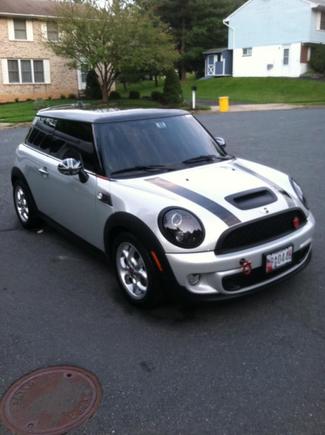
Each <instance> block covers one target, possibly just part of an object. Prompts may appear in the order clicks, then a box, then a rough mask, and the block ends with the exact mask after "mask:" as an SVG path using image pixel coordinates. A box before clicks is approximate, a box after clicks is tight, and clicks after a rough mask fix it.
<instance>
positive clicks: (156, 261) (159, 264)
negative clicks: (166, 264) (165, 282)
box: [150, 251, 164, 272]
mask: <svg viewBox="0 0 325 435" xmlns="http://www.w3.org/2000/svg"><path fill="white" fill-rule="evenodd" d="M150 254H151V256H152V258H153V261H154V262H155V263H156V266H157V268H158V270H159V272H163V271H164V269H163V267H162V265H161V263H160V261H159V258H158V256H157V254H156V253H155V251H151V252H150Z"/></svg>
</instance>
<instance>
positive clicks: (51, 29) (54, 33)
mask: <svg viewBox="0 0 325 435" xmlns="http://www.w3.org/2000/svg"><path fill="white" fill-rule="evenodd" d="M47 39H48V40H49V41H57V40H58V39H59V29H58V23H56V22H55V21H49V22H48V23H47Z"/></svg>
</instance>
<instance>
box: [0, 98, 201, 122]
mask: <svg viewBox="0 0 325 435" xmlns="http://www.w3.org/2000/svg"><path fill="white" fill-rule="evenodd" d="M76 103H77V100H68V99H66V100H39V101H24V102H18V103H5V104H0V124H1V123H20V122H31V121H32V120H33V118H34V116H35V115H36V113H37V112H38V110H40V109H42V108H45V107H50V106H61V105H71V104H76ZM84 103H85V104H87V105H89V106H90V108H99V109H103V108H116V109H132V108H142V109H146V108H159V107H165V106H162V105H161V104H160V103H158V102H156V101H152V100H150V99H146V98H141V99H138V100H136V99H134V100H133V99H128V98H122V99H117V100H111V101H109V103H108V104H103V103H102V101H95V100H92V101H90V100H85V101H84ZM181 108H183V109H187V110H189V109H190V107H189V106H188V105H184V106H182V107H181ZM198 108H199V109H202V110H204V109H206V107H204V106H201V107H198Z"/></svg>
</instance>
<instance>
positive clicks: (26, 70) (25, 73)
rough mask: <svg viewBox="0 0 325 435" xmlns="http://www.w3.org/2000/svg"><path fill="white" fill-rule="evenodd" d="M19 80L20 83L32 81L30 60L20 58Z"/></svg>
mask: <svg viewBox="0 0 325 435" xmlns="http://www.w3.org/2000/svg"><path fill="white" fill-rule="evenodd" d="M20 66H21V82H22V83H32V82H33V80H32V65H31V63H30V60H21V61H20Z"/></svg>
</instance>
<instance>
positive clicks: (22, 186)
mask: <svg viewBox="0 0 325 435" xmlns="http://www.w3.org/2000/svg"><path fill="white" fill-rule="evenodd" d="M13 195H14V204H15V209H16V213H17V217H18V219H19V221H20V223H21V225H22V226H23V227H24V228H28V229H32V228H37V227H38V226H39V225H40V219H39V216H38V213H37V208H36V204H35V202H34V200H33V197H32V194H31V192H30V190H29V188H28V186H27V184H26V182H25V181H23V180H20V179H19V180H15V181H14V183H13Z"/></svg>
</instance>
